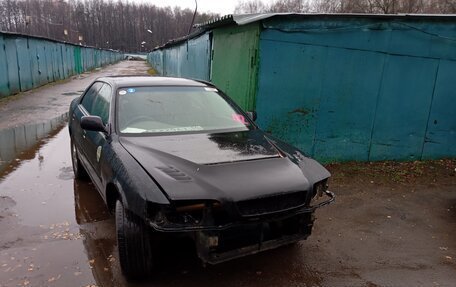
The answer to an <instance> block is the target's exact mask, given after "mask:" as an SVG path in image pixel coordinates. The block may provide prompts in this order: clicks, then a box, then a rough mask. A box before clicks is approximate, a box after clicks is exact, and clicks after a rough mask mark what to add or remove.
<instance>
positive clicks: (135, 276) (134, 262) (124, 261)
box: [115, 200, 156, 280]
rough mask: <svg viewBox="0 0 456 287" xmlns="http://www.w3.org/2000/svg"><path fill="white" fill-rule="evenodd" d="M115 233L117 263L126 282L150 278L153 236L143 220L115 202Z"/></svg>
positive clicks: (152, 264)
mask: <svg viewBox="0 0 456 287" xmlns="http://www.w3.org/2000/svg"><path fill="white" fill-rule="evenodd" d="M115 218H116V233H117V247H118V250H119V261H120V267H121V269H122V273H123V275H124V276H125V277H126V278H127V280H140V279H146V278H150V277H151V276H152V272H153V269H154V267H155V259H156V258H155V256H154V255H155V253H156V252H153V249H155V246H154V245H153V244H154V242H153V234H152V230H151V228H150V227H148V226H146V224H145V223H144V221H143V220H141V219H140V218H137V217H136V216H134V215H132V214H131V213H129V212H128V211H127V210H125V208H124V206H123V204H122V202H121V201H120V200H117V202H116V211H115Z"/></svg>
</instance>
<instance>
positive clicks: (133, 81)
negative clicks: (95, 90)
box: [97, 76, 208, 88]
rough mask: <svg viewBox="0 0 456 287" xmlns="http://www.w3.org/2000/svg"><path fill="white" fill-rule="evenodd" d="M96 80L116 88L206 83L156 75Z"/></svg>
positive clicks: (204, 84) (198, 84)
mask: <svg viewBox="0 0 456 287" xmlns="http://www.w3.org/2000/svg"><path fill="white" fill-rule="evenodd" d="M97 81H103V82H107V83H110V84H111V85H113V86H116V87H117V88H121V87H140V86H142V87H154V86H194V87H206V86H208V84H206V83H205V82H199V81H196V80H191V79H184V78H174V77H156V76H107V77H101V78H98V79H97Z"/></svg>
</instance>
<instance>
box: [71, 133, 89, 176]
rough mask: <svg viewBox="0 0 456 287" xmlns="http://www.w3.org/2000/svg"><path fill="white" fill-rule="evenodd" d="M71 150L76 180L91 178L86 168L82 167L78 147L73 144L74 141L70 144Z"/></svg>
mask: <svg viewBox="0 0 456 287" xmlns="http://www.w3.org/2000/svg"><path fill="white" fill-rule="evenodd" d="M70 149H71V163H72V165H73V172H74V178H75V179H87V178H88V177H89V176H88V174H87V171H86V170H85V168H84V166H82V164H81V161H80V160H79V157H78V153H77V150H76V146H75V145H74V143H73V139H71V142H70Z"/></svg>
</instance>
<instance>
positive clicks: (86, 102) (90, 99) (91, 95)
mask: <svg viewBox="0 0 456 287" xmlns="http://www.w3.org/2000/svg"><path fill="white" fill-rule="evenodd" d="M102 86H103V83H100V82H96V83H94V84H93V85H92V86H91V87H90V88H89V89H88V90H87V92H86V93H85V95H84V97H83V98H82V102H81V105H82V106H83V107H84V109H85V110H86V111H87V112H88V113H89V114H92V108H93V104H94V100H95V97H96V95H97V93H98V91H99V90H100V88H101V87H102Z"/></svg>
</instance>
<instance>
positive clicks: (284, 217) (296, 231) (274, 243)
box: [149, 191, 335, 264]
mask: <svg viewBox="0 0 456 287" xmlns="http://www.w3.org/2000/svg"><path fill="white" fill-rule="evenodd" d="M325 195H326V196H327V197H329V198H328V199H326V200H324V201H322V202H320V203H318V204H315V205H313V206H307V207H302V208H299V209H296V210H293V211H288V212H287V213H284V214H273V215H270V216H267V217H261V218H256V219H249V220H244V221H239V222H232V223H229V224H225V225H221V226H204V225H203V226H181V225H165V226H164V225H157V224H155V223H153V222H149V224H150V225H151V226H152V227H153V228H154V229H155V230H156V231H159V232H180V233H182V232H187V233H188V232H189V233H190V234H191V235H193V237H194V240H195V243H196V249H197V253H198V256H199V257H200V259H201V260H202V261H203V262H206V263H209V264H217V263H221V262H225V261H228V260H232V259H235V258H239V257H243V256H246V255H250V254H255V253H258V252H261V251H265V250H269V249H273V248H277V247H279V246H283V245H287V244H290V243H294V242H297V241H300V240H304V239H306V238H307V237H308V236H309V235H310V234H311V232H312V227H313V222H314V212H315V210H316V209H318V208H320V207H323V206H325V205H328V204H330V203H331V202H333V201H334V200H335V195H334V193H332V192H330V191H326V192H325Z"/></svg>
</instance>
